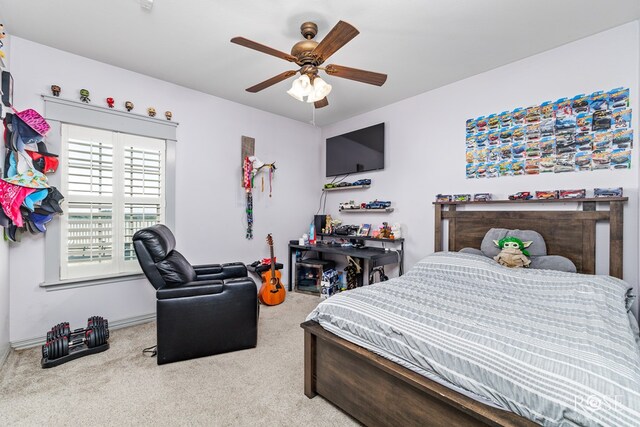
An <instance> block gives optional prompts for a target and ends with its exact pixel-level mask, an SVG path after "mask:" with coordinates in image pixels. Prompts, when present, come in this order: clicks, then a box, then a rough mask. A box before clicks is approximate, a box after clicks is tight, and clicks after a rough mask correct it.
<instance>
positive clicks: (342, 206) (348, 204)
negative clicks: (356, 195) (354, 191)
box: [340, 200, 360, 211]
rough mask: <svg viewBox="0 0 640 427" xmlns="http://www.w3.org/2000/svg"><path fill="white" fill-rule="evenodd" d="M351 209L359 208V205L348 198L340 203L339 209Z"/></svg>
mask: <svg viewBox="0 0 640 427" xmlns="http://www.w3.org/2000/svg"><path fill="white" fill-rule="evenodd" d="M351 209H360V205H358V204H356V203H355V202H354V201H353V200H349V201H348V202H343V203H340V210H341V211H344V210H351Z"/></svg>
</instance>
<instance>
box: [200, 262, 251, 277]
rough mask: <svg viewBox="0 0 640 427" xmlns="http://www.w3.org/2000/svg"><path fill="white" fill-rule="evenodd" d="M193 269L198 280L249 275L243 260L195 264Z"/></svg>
mask: <svg viewBox="0 0 640 427" xmlns="http://www.w3.org/2000/svg"><path fill="white" fill-rule="evenodd" d="M193 269H194V270H195V271H196V275H197V276H198V277H197V279H196V280H198V281H200V280H212V279H222V280H224V279H230V278H233V277H247V267H246V266H245V265H244V264H243V263H241V262H232V263H227V264H206V265H194V266H193Z"/></svg>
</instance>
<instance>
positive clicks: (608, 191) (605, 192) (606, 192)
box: [593, 187, 622, 197]
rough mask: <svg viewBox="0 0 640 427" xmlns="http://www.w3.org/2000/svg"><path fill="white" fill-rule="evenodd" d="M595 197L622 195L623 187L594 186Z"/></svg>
mask: <svg viewBox="0 0 640 427" xmlns="http://www.w3.org/2000/svg"><path fill="white" fill-rule="evenodd" d="M593 197H622V187H618V188H594V189H593Z"/></svg>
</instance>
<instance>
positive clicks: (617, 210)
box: [609, 201, 624, 279]
mask: <svg viewBox="0 0 640 427" xmlns="http://www.w3.org/2000/svg"><path fill="white" fill-rule="evenodd" d="M609 215H610V217H609V237H610V240H609V275H610V276H613V277H617V278H618V279H622V239H623V233H624V230H623V219H622V215H623V202H622V201H615V202H614V201H612V202H611V203H610V204H609Z"/></svg>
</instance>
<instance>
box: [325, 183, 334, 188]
mask: <svg viewBox="0 0 640 427" xmlns="http://www.w3.org/2000/svg"><path fill="white" fill-rule="evenodd" d="M324 188H336V185H335V184H334V183H329V184H325V185H324Z"/></svg>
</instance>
